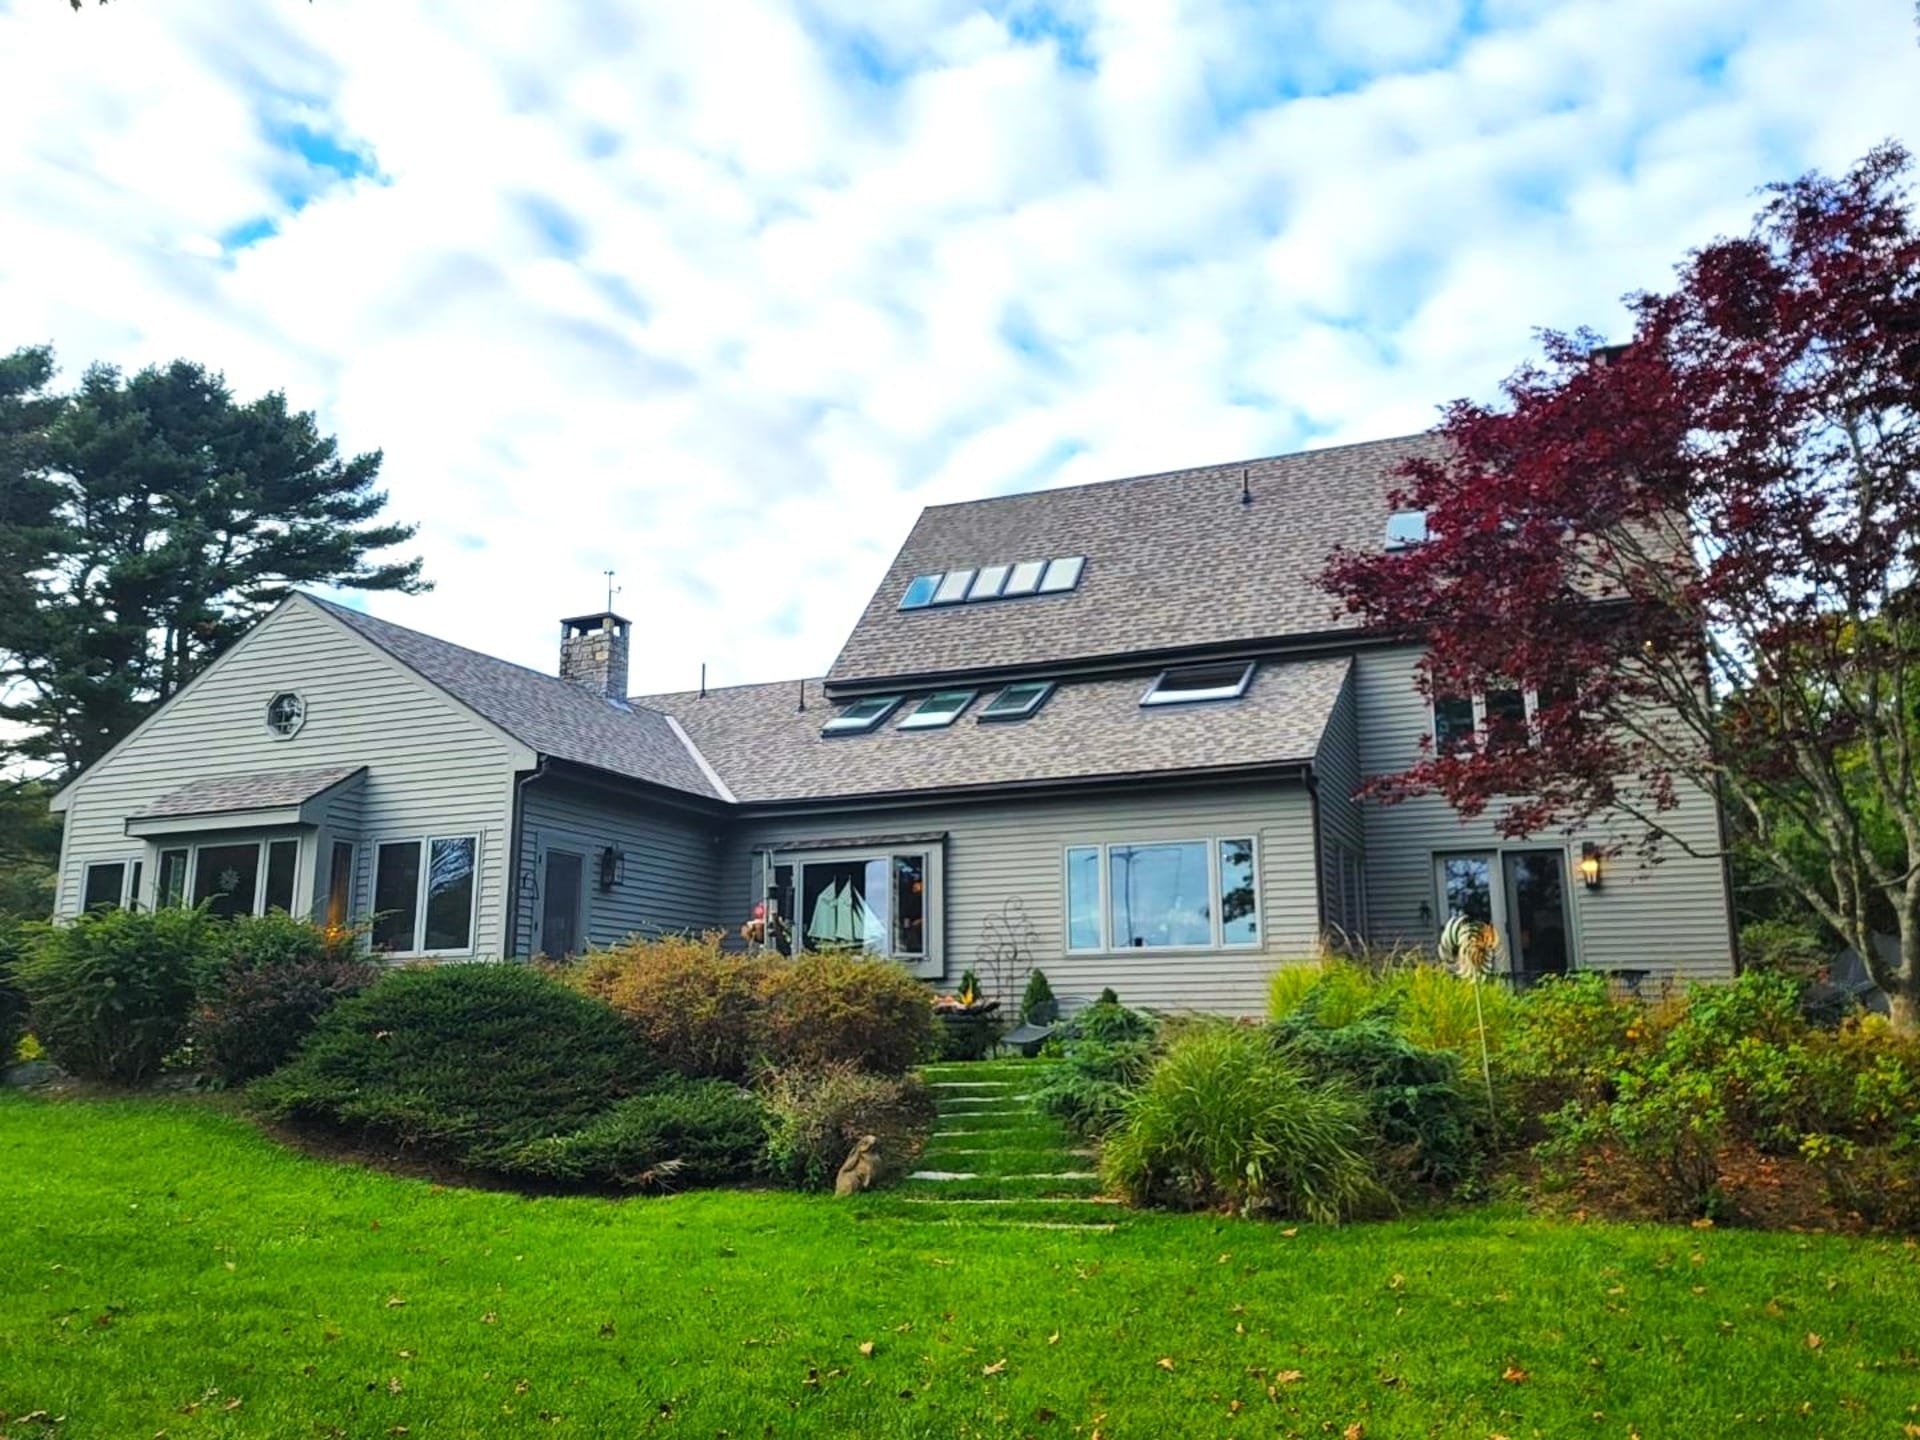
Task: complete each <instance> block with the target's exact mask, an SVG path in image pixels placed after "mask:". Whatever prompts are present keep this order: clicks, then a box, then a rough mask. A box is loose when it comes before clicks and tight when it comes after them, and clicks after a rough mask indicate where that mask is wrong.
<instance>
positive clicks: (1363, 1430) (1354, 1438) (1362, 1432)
mask: <svg viewBox="0 0 1920 1440" xmlns="http://www.w3.org/2000/svg"><path fill="white" fill-rule="evenodd" d="M1366 1434H1367V1427H1366V1426H1364V1425H1362V1424H1361V1423H1360V1422H1359V1421H1358V1420H1356V1421H1354V1422H1353V1423H1352V1424H1351V1425H1349V1426H1347V1428H1346V1429H1344V1430H1342V1431H1341V1432H1340V1437H1341V1440H1366Z"/></svg>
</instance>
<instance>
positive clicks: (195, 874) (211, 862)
mask: <svg viewBox="0 0 1920 1440" xmlns="http://www.w3.org/2000/svg"><path fill="white" fill-rule="evenodd" d="M134 870H135V873H134V888H135V889H136V890H138V888H139V883H140V881H139V867H138V865H136V866H135V867H134ZM299 880H300V841H299V840H298V839H297V838H295V837H293V836H287V837H286V838H284V839H279V840H222V841H216V842H210V843H208V844H205V845H170V846H167V847H165V848H163V849H162V850H161V851H160V854H159V862H158V868H157V869H156V870H155V872H154V887H153V903H154V904H155V905H156V906H160V907H165V906H170V905H205V906H206V907H207V913H208V914H209V915H212V916H214V917H215V918H217V919H222V920H231V919H234V918H236V917H238V916H241V915H262V914H265V913H266V912H267V911H269V910H284V911H286V912H287V913H288V914H292V913H293V908H294V896H295V893H296V891H297V889H298V887H299Z"/></svg>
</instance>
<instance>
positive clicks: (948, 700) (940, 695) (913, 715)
mask: <svg viewBox="0 0 1920 1440" xmlns="http://www.w3.org/2000/svg"><path fill="white" fill-rule="evenodd" d="M978 693H979V692H978V691H977V690H936V691H935V692H934V693H933V694H931V695H929V696H927V697H926V698H925V699H924V700H922V701H921V702H920V703H919V704H918V705H916V706H914V707H913V709H912V710H910V711H908V712H907V717H906V719H904V720H902V721H901V722H900V728H901V729H902V730H944V729H946V728H947V726H949V725H951V724H953V722H954V721H956V720H958V719H959V718H960V716H961V715H962V714H963V713H964V712H965V711H966V708H967V706H969V705H971V704H972V703H973V697H974V696H975V695H977V694H978Z"/></svg>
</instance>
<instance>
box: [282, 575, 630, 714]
mask: <svg viewBox="0 0 1920 1440" xmlns="http://www.w3.org/2000/svg"><path fill="white" fill-rule="evenodd" d="M294 593H295V594H296V595H299V596H301V597H303V598H304V599H308V600H311V601H313V603H314V604H316V605H323V606H325V607H326V608H327V609H329V610H331V611H333V612H334V613H335V614H336V615H343V616H345V617H347V620H348V622H349V623H352V622H353V621H355V620H371V621H372V622H373V623H374V624H376V625H385V626H388V627H390V628H391V629H394V630H404V631H406V632H407V634H409V635H418V636H419V637H420V638H421V639H422V640H431V641H432V642H433V643H434V644H436V645H444V646H446V647H447V649H449V650H458V651H459V652H460V653H461V654H463V655H474V656H478V657H479V658H480V659H482V660H485V661H488V662H489V663H491V664H494V665H508V666H511V667H512V668H513V669H515V670H518V671H520V672H521V673H522V674H524V675H533V676H537V677H538V678H539V679H542V680H550V681H552V682H553V683H554V684H555V685H565V686H566V687H567V688H568V689H569V690H571V691H577V692H578V693H579V694H582V695H586V696H588V697H592V695H593V692H592V691H590V690H588V689H586V688H585V687H584V686H580V685H575V684H574V683H573V682H572V681H571V680H562V679H561V678H560V677H559V676H558V675H551V674H549V673H548V672H547V671H545V670H536V669H534V668H533V666H531V665H522V664H521V663H520V662H519V661H518V660H509V659H507V658H506V657H505V656H504V655H495V654H493V653H492V652H491V651H487V650H476V649H474V648H473V647H472V646H471V645H462V644H461V643H460V642H459V641H458V640H448V639H446V638H445V637H444V636H440V635H435V634H433V633H431V632H430V631H426V630H417V629H415V628H414V627H413V626H411V625H402V624H401V623H400V622H399V621H398V620H389V619H387V618H386V617H385V616H382V615H375V614H374V613H373V612H372V611H370V610H356V609H354V608H353V607H352V606H351V605H342V604H341V603H340V602H339V601H337V600H328V599H325V598H323V597H321V596H319V595H313V594H309V593H308V592H307V591H305V590H296V591H294ZM394 658H396V659H400V660H401V663H403V664H405V660H404V659H403V658H402V657H399V656H395V657H394ZM408 668H409V669H411V668H412V667H411V666H409V667H408ZM605 698H606V699H608V700H612V699H613V697H612V696H607V697H605Z"/></svg>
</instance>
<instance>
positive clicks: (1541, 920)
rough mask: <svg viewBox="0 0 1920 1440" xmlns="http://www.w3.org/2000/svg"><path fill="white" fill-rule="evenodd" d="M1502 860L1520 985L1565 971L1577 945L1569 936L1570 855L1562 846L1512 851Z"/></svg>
mask: <svg viewBox="0 0 1920 1440" xmlns="http://www.w3.org/2000/svg"><path fill="white" fill-rule="evenodd" d="M1501 861H1502V864H1503V866H1504V874H1503V876H1502V878H1503V879H1504V880H1505V881H1506V892H1507V893H1506V902H1507V946H1508V953H1509V954H1510V955H1512V957H1513V972H1514V982H1515V984H1517V985H1521V986H1525V985H1528V984H1530V983H1531V982H1533V981H1534V980H1537V979H1539V978H1540V977H1541V976H1542V975H1564V974H1566V973H1567V971H1568V970H1569V969H1570V968H1572V967H1571V963H1570V962H1571V960H1572V950H1573V947H1572V945H1571V944H1569V943H1568V935H1567V928H1568V927H1567V872H1566V865H1565V857H1564V856H1563V855H1562V854H1561V852H1560V851H1558V850H1509V851H1507V852H1506V853H1505V854H1503V855H1502V856H1501Z"/></svg>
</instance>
